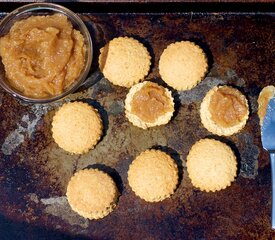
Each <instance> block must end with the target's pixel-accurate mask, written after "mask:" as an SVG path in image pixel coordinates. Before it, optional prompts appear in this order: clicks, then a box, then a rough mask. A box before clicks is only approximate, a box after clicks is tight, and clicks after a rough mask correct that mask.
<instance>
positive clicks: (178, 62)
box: [159, 41, 208, 91]
mask: <svg viewBox="0 0 275 240" xmlns="http://www.w3.org/2000/svg"><path fill="white" fill-rule="evenodd" d="M207 69H208V62H207V57H206V55H205V53H204V51H203V50H202V49H201V48H200V47H199V46H198V45H196V44H195V43H193V42H189V41H181V42H176V43H172V44H170V45H169V46H168V47H167V48H166V49H165V50H164V51H163V53H162V54H161V56H160V60H159V73H160V76H161V78H162V79H163V80H164V81H165V82H166V83H167V84H168V85H169V86H171V87H173V88H174V89H176V90H179V91H182V90H188V89H191V88H193V87H195V86H196V85H197V84H198V83H199V82H200V81H201V80H202V79H203V78H204V76H205V74H206V72H207Z"/></svg>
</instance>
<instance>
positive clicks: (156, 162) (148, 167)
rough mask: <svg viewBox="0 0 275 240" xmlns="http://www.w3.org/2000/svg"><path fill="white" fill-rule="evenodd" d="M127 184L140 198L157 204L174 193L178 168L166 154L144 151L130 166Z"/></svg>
mask: <svg viewBox="0 0 275 240" xmlns="http://www.w3.org/2000/svg"><path fill="white" fill-rule="evenodd" d="M128 182H129V185H130V187H131V188H132V190H133V191H134V192H135V194H136V195H137V196H139V197H140V198H142V199H144V200H145V201H147V202H159V201H162V200H164V199H165V198H168V197H170V196H171V195H172V194H173V193H174V191H175V189H176V187H177V184H178V168H177V165H176V163H175V161H174V160H173V159H172V158H171V157H170V156H169V155H168V154H166V153H164V152H162V151H160V150H146V151H145V152H142V153H141V154H140V155H139V156H138V157H137V158H136V159H135V160H134V161H133V162H132V164H131V165H130V167H129V171H128Z"/></svg>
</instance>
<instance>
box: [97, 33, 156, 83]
mask: <svg viewBox="0 0 275 240" xmlns="http://www.w3.org/2000/svg"><path fill="white" fill-rule="evenodd" d="M150 65H151V57H150V55H149V52H148V51H147V49H146V48H145V47H144V46H143V44H142V43H140V42H139V41H137V40H135V39H133V38H129V37H118V38H114V39H113V40H111V41H110V42H109V43H107V44H106V45H105V46H104V47H103V48H101V49H100V56H99V68H100V70H101V71H102V73H103V74H104V76H105V77H106V78H107V79H108V80H109V81H110V82H112V83H113V84H115V85H118V86H121V87H128V88H129V87H131V86H133V85H134V84H136V83H138V82H139V81H142V80H143V79H144V77H145V76H146V75H147V74H148V72H149V70H150Z"/></svg>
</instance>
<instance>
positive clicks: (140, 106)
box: [131, 83, 173, 123]
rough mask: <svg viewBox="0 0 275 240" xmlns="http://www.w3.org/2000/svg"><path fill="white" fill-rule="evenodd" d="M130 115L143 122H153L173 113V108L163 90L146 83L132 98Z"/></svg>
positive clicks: (155, 85)
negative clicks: (168, 113)
mask: <svg viewBox="0 0 275 240" xmlns="http://www.w3.org/2000/svg"><path fill="white" fill-rule="evenodd" d="M131 108H132V113H133V114H135V115H137V116H138V117H139V118H140V119H141V120H143V121H145V122H149V123H152V122H155V121H156V120H157V119H158V118H159V117H160V116H162V115H164V114H165V113H167V112H170V111H173V106H172V104H171V100H170V98H169V96H167V94H166V92H165V88H164V87H162V86H159V85H157V84H156V83H146V84H145V85H144V86H143V87H142V88H141V89H140V90H139V91H138V92H136V93H135V94H134V96H133V99H132V102H131Z"/></svg>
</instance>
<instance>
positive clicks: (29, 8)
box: [0, 3, 93, 103]
mask: <svg viewBox="0 0 275 240" xmlns="http://www.w3.org/2000/svg"><path fill="white" fill-rule="evenodd" d="M41 10H48V11H52V12H56V13H61V14H64V15H65V16H67V17H68V19H69V21H71V22H72V24H73V25H75V24H77V25H78V26H79V28H78V29H77V30H79V31H80V32H81V33H82V35H83V36H84V41H85V44H86V51H87V52H86V56H85V66H84V68H83V69H82V71H81V73H80V75H79V76H78V77H77V78H76V79H75V83H74V84H73V85H72V86H71V87H69V88H68V89H65V91H64V92H62V93H61V94H58V95H53V96H49V97H48V98H33V97H28V96H25V95H23V94H21V93H20V92H19V91H17V90H16V89H14V88H12V87H10V86H9V84H8V83H7V82H6V81H5V80H4V79H0V86H1V87H2V88H3V89H4V90H5V91H7V92H8V93H10V94H11V95H12V96H13V97H15V98H18V99H21V100H23V101H24V102H27V103H50V102H54V101H57V100H60V99H62V98H64V97H65V96H67V95H68V94H70V93H72V92H74V91H76V90H77V89H78V88H79V87H80V86H81V84H83V82H84V81H85V80H86V77H87V75H88V73H89V71H90V67H91V64H92V57H93V43H92V39H91V35H90V32H89V30H88V29H87V27H86V25H85V24H84V22H83V21H82V20H81V18H80V17H79V16H78V15H77V14H76V13H74V12H73V11H71V10H70V9H68V8H66V7H63V6H61V5H59V4H55V3H30V4H26V5H24V6H21V7H19V8H16V9H15V10H13V11H12V12H10V13H8V14H7V15H6V16H5V17H4V18H3V19H2V20H1V22H0V34H1V33H2V32H4V30H5V29H6V24H7V23H9V22H10V21H13V20H14V19H16V18H17V17H18V16H20V15H23V14H25V13H31V12H36V11H41ZM8 30H10V28H9V29H8Z"/></svg>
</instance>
